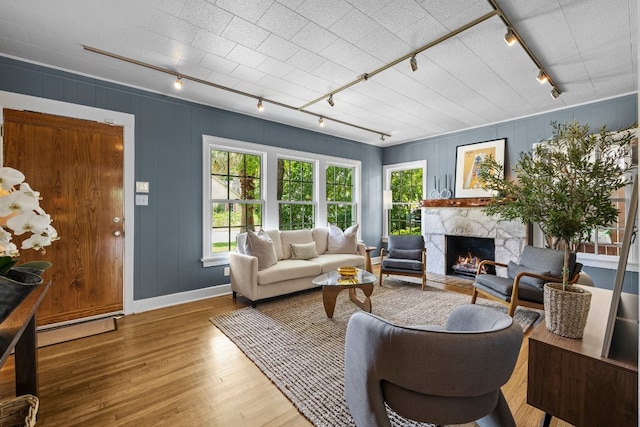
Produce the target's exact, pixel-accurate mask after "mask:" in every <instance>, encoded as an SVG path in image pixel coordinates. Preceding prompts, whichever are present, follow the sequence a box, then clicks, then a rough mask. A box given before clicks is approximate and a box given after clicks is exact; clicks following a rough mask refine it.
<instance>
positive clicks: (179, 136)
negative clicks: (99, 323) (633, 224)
mask: <svg viewBox="0 0 640 427" xmlns="http://www.w3.org/2000/svg"><path fill="white" fill-rule="evenodd" d="M0 90H4V91H8V92H15V93H21V94H26V95H32V96H37V97H42V98H49V99H54V100H58V101H65V102H70V103H75V104H80V105H87V106H91V107H97V108H103V109H107V110H114V111H119V112H124V113H129V114H133V115H135V118H136V119H135V120H136V128H135V136H136V151H135V156H136V165H135V179H136V180H137V181H149V182H150V185H151V188H153V189H155V190H154V191H153V192H152V193H151V197H150V200H149V206H136V208H135V209H136V218H135V220H136V223H135V236H134V239H135V243H134V247H135V254H134V270H135V279H134V280H135V282H134V298H135V299H136V300H139V299H145V298H151V297H157V296H163V295H169V294H172V293H176V292H183V291H189V290H195V289H200V288H204V287H208V286H212V285H218V284H224V283H228V278H227V277H224V276H223V267H210V268H203V267H202V265H201V263H200V257H201V255H202V254H201V248H202V229H201V228H202V227H201V224H202V201H201V199H202V197H201V193H202V178H201V164H202V163H201V156H202V154H201V151H202V135H203V134H208V135H214V136H220V137H224V138H230V139H237V140H241V141H248V142H254V143H258V144H267V145H271V146H275V147H282V148H289V149H296V150H302V151H308V152H313V153H318V154H326V155H331V156H338V157H345V158H350V159H356V160H360V161H361V162H362V204H363V206H362V212H363V218H362V220H361V230H362V238H363V239H364V241H365V242H366V243H367V244H368V245H376V246H380V236H381V235H382V210H381V209H380V206H381V205H382V198H381V194H382V165H387V164H393V163H399V162H406V161H414V160H418V159H427V167H428V168H429V172H428V177H429V182H428V189H432V188H433V186H434V183H433V176H434V175H437V176H444V175H445V174H449V175H450V176H453V173H454V168H455V155H456V146H458V145H461V144H469V143H474V142H479V141H487V140H491V139H496V138H507V165H508V166H509V165H512V164H514V163H515V162H516V161H517V158H518V153H519V152H520V151H524V150H529V149H530V148H531V146H532V144H533V143H534V142H537V141H539V140H540V139H544V138H546V137H548V136H549V135H550V134H551V128H550V126H549V123H550V121H552V120H557V121H569V120H573V119H574V118H575V119H576V120H578V121H580V122H581V123H588V124H589V125H591V126H592V127H594V128H597V127H599V126H601V125H603V124H606V125H607V127H608V128H609V129H612V130H613V129H619V128H622V127H626V126H629V125H631V124H633V123H635V121H636V117H637V98H636V96H635V95H629V96H624V97H620V98H616V99H611V100H606V101H602V102H598V103H595V104H590V105H586V106H581V107H575V108H567V109H564V110H560V111H556V112H552V113H547V114H541V115H538V116H534V117H529V118H524V119H519V120H513V121H509V122H505V123H498V124H494V125H490V126H485V127H482V128H477V129H472V130H467V131H462V132H456V133H453V134H449V135H445V136H440V137H436V138H429V139H424V140H419V141H415V142H411V143H407V144H402V145H398V146H393V147H387V148H385V149H380V148H376V147H373V146H371V145H367V144H362V143H358V142H354V141H350V140H345V139H341V138H335V137H331V136H328V135H323V134H319V133H316V132H311V131H307V130H303V129H299V128H294V127H290V126H285V125H280V124H277V123H273V122H269V121H265V120H261V119H258V118H253V117H249V116H244V115H241V114H237V113H232V112H228V111H224V110H219V109H216V108H211V107H206V106H202V105H199V104H194V103H190V102H186V101H181V100H177V99H174V98H170V97H167V96H163V95H157V94H153V93H149V92H145V91H142V90H137V89H132V88H128V87H125V86H122V85H117V84H114V83H109V82H104V81H101V80H97V79H92V78H89V77H83V76H79V75H75V74H71V73H66V72H63V71H59V70H54V69H50V68H46V67H40V66H36V65H33V64H28V63H25V62H21V61H16V60H13V59H9V58H4V57H0ZM586 270H587V272H588V273H589V274H590V275H591V276H592V277H593V278H594V280H595V281H596V283H597V284H598V285H599V286H602V287H608V284H610V283H612V282H613V278H614V277H615V271H613V270H602V269H591V268H587V269H586ZM625 291H627V292H634V293H637V292H638V275H637V273H631V274H627V275H626V276H625Z"/></svg>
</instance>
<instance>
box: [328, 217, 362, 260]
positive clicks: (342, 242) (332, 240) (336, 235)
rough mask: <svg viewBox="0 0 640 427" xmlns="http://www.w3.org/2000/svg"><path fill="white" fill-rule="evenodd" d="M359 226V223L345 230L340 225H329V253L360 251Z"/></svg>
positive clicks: (353, 252)
mask: <svg viewBox="0 0 640 427" xmlns="http://www.w3.org/2000/svg"><path fill="white" fill-rule="evenodd" d="M358 227H359V224H355V225H352V226H351V227H349V228H347V229H346V230H344V232H343V231H342V230H340V227H336V226H335V225H333V224H331V225H329V245H328V246H329V247H328V249H329V253H332V254H355V253H356V252H357V251H358V240H357V237H358Z"/></svg>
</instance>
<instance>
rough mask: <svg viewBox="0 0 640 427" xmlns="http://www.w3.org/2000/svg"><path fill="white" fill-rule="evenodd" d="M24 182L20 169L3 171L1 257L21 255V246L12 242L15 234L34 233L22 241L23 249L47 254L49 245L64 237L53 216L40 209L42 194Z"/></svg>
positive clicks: (0, 174)
mask: <svg viewBox="0 0 640 427" xmlns="http://www.w3.org/2000/svg"><path fill="white" fill-rule="evenodd" d="M24 179H25V177H24V174H23V173H22V172H20V171H19V170H16V169H13V168H10V167H2V168H0V225H1V226H0V257H2V256H8V257H12V258H15V257H16V256H18V255H20V252H19V251H18V248H17V246H16V245H15V244H14V243H11V239H12V238H13V234H15V235H16V236H19V235H22V234H24V233H30V234H31V236H29V237H27V238H26V239H24V240H23V241H22V246H21V248H22V249H35V250H36V251H39V250H42V251H43V253H44V247H45V246H49V245H51V243H52V242H53V241H55V240H58V239H59V238H60V237H59V236H58V232H57V231H56V229H55V228H53V226H51V216H49V215H48V214H47V213H46V212H45V211H44V209H42V208H41V207H40V202H39V201H40V193H39V192H37V191H35V190H34V189H32V188H31V186H30V185H29V184H28V183H26V182H24ZM18 185H19V187H17V186H18ZM5 224H6V225H5ZM3 227H5V228H6V229H5V228H3ZM12 232H13V234H12Z"/></svg>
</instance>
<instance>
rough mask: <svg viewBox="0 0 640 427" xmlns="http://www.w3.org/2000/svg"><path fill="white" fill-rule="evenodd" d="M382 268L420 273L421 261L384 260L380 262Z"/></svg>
mask: <svg viewBox="0 0 640 427" xmlns="http://www.w3.org/2000/svg"><path fill="white" fill-rule="evenodd" d="M382 268H384V269H395V270H412V271H422V261H416V260H412V259H402V258H386V259H383V260H382Z"/></svg>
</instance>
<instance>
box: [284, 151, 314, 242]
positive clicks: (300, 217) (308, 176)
mask: <svg viewBox="0 0 640 427" xmlns="http://www.w3.org/2000/svg"><path fill="white" fill-rule="evenodd" d="M313 185H314V183H313V164H312V163H310V162H303V161H299V160H289V159H278V187H277V198H278V200H279V201H280V208H279V220H280V229H281V230H299V229H303V228H312V227H313V226H314V221H313V218H314V214H313ZM286 201H291V202H297V203H282V202H286Z"/></svg>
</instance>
